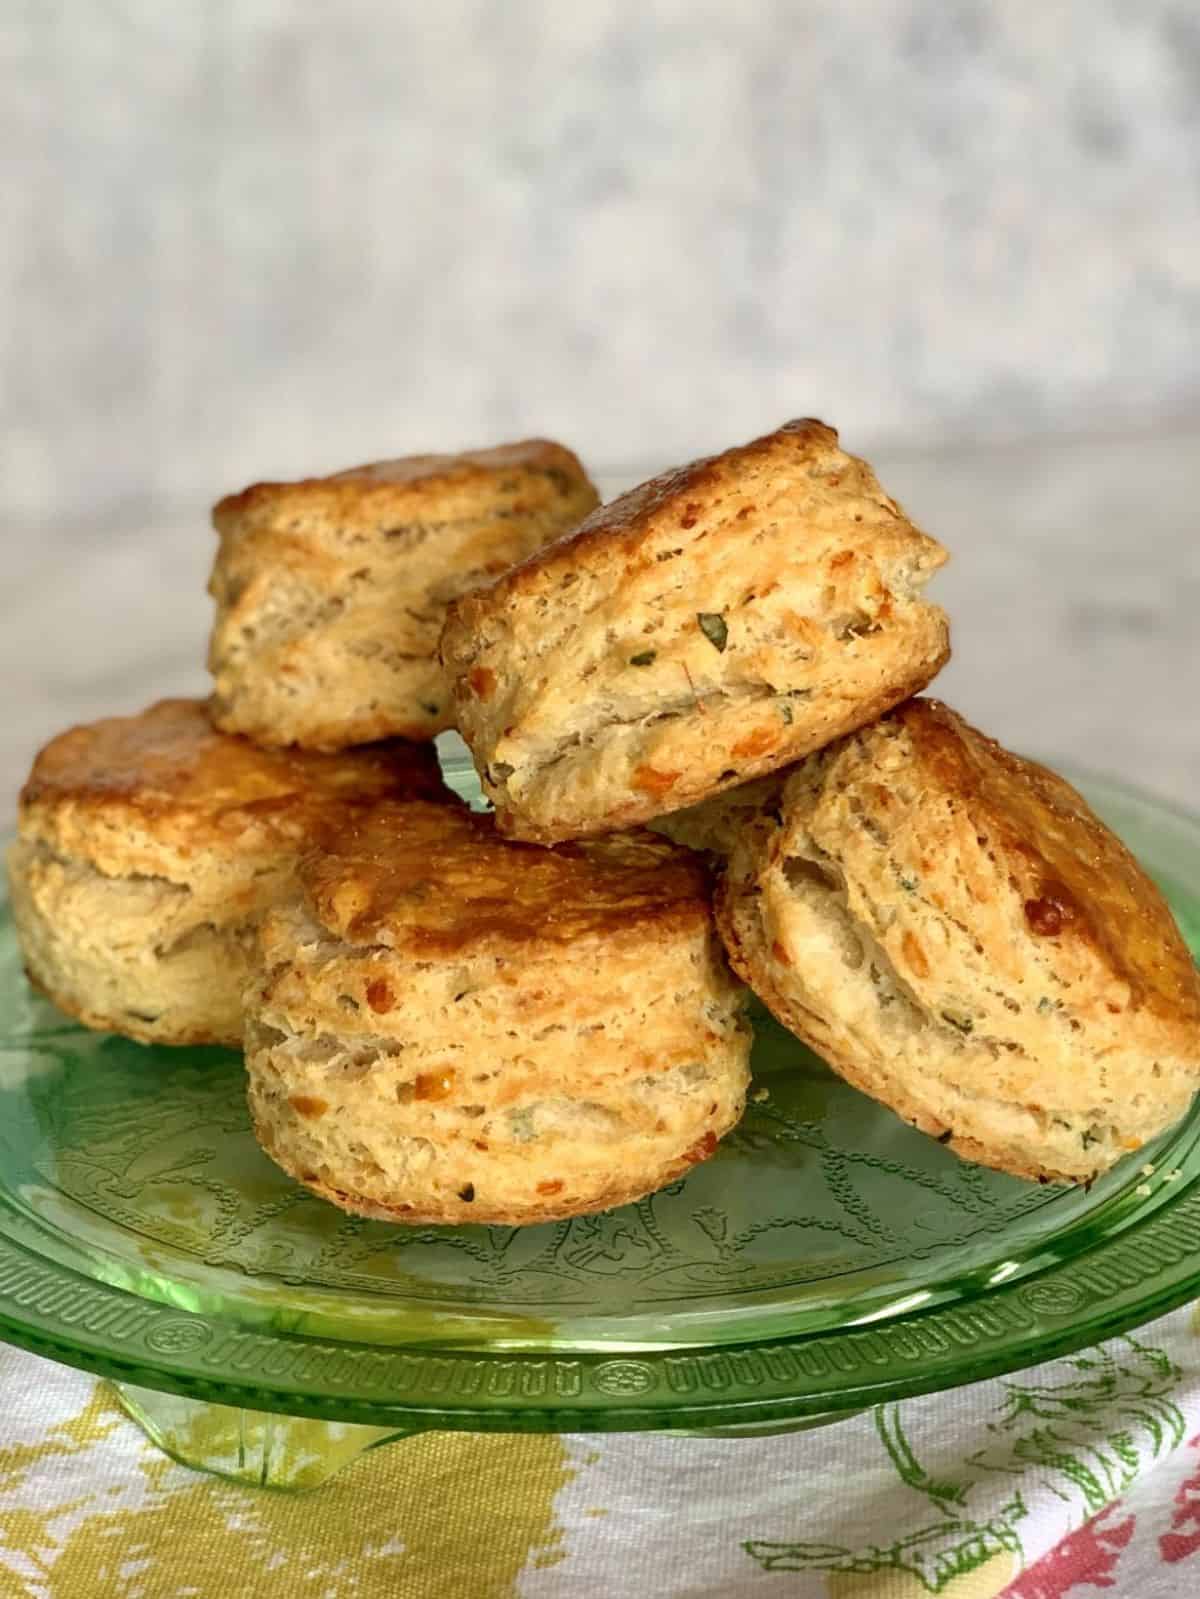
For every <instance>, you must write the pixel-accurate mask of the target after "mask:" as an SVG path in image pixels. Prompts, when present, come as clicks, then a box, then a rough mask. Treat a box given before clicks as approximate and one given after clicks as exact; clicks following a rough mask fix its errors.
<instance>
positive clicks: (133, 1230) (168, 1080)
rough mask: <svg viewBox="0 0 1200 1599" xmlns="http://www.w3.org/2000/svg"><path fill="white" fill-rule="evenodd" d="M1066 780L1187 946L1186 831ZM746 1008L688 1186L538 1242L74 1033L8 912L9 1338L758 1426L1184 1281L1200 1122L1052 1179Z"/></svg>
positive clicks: (451, 1405) (517, 1420)
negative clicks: (1023, 1168) (325, 1177)
mask: <svg viewBox="0 0 1200 1599" xmlns="http://www.w3.org/2000/svg"><path fill="white" fill-rule="evenodd" d="M447 764H448V767H449V769H450V771H451V775H452V778H453V780H454V781H455V782H456V783H457V784H458V785H459V786H460V787H461V788H462V789H463V790H464V791H465V792H468V793H470V792H476V793H477V790H474V791H473V789H472V781H473V780H472V779H471V777H470V776H469V775H467V774H466V773H465V771H464V768H463V764H462V762H461V760H459V761H453V760H452V761H450V762H448V763H447ZM1083 786H1084V787H1085V789H1086V790H1087V791H1088V792H1089V794H1090V796H1091V798H1092V800H1093V803H1095V804H1096V805H1097V807H1098V808H1099V809H1100V810H1101V811H1102V812H1103V813H1104V814H1105V815H1106V817H1107V818H1108V819H1109V820H1110V821H1111V822H1112V823H1113V824H1114V825H1115V826H1116V827H1117V829H1118V830H1119V831H1121V832H1122V833H1123V835H1124V836H1125V837H1126V838H1127V839H1128V840H1129V841H1130V843H1131V844H1132V845H1133V847H1134V848H1135V849H1136V850H1137V851H1138V853H1139V854H1140V855H1141V857H1142V859H1143V860H1144V861H1145V862H1146V864H1147V865H1148V866H1149V867H1150V869H1151V870H1152V871H1154V872H1155V873H1156V875H1158V877H1159V879H1160V881H1162V882H1163V884H1164V886H1165V887H1166V889H1167V891H1168V893H1169V894H1170V896H1171V898H1172V902H1173V905H1174V908H1175V910H1176V914H1177V916H1178V917H1179V919H1180V922H1181V925H1183V926H1184V929H1185V932H1186V933H1187V934H1188V936H1189V937H1190V939H1191V941H1192V944H1193V948H1194V949H1195V948H1196V947H1198V945H1200V825H1198V824H1197V823H1196V822H1195V821H1194V820H1193V819H1191V818H1188V817H1186V816H1181V815H1175V814H1174V813H1171V812H1169V811H1167V810H1165V809H1164V808H1162V807H1159V806H1156V805H1154V804H1153V803H1152V802H1150V801H1147V800H1144V799H1142V798H1140V797H1139V796H1137V795H1134V794H1131V793H1129V792H1127V791H1125V790H1122V789H1118V788H1116V787H1114V786H1113V785H1110V784H1106V783H1102V782H1100V781H1098V780H1087V779H1085V780H1084V782H1083ZM755 1019H756V1032H757V1042H756V1048H755V1057H754V1067H755V1080H756V1085H757V1086H758V1087H759V1088H760V1089H766V1091H767V1092H766V1097H765V1098H762V1099H761V1100H756V1101H755V1102H752V1104H751V1106H750V1107H749V1110H748V1112H747V1115H746V1118H745V1120H744V1122H743V1124H742V1126H741V1127H740V1128H739V1129H738V1130H737V1132H736V1133H735V1134H733V1135H732V1136H731V1137H730V1138H729V1139H728V1140H726V1142H725V1144H724V1145H723V1146H722V1147H721V1149H720V1151H719V1152H718V1154H717V1156H716V1157H715V1158H714V1159H713V1160H712V1161H710V1162H708V1163H706V1164H705V1165H703V1166H701V1167H699V1168H697V1169H696V1170H695V1171H693V1172H692V1173H691V1174H690V1175H689V1177H688V1178H687V1179H686V1181H684V1182H680V1183H677V1184H674V1185H672V1187H670V1188H668V1189H666V1190H664V1191H663V1192H662V1193H660V1194H657V1195H654V1196H652V1197H651V1198H649V1199H646V1200H643V1201H642V1202H641V1203H639V1204H637V1205H633V1206H628V1207H626V1208H624V1209H622V1210H620V1211H615V1212H611V1213H609V1214H607V1215H603V1216H598V1217H584V1218H579V1219H577V1220H575V1221H572V1222H564V1223H561V1224H557V1225H553V1226H546V1227H538V1228H525V1229H515V1228H494V1227H493V1228H484V1227H464V1228H419V1229H405V1228H395V1227H389V1226H387V1225H384V1224H382V1223H375V1222H366V1221H363V1220H361V1219H358V1218H353V1217H347V1216H344V1215H342V1214H341V1213H340V1212H338V1211H336V1210H335V1209H333V1208H332V1207H330V1206H328V1205H325V1204H324V1203H322V1202H321V1201H319V1200H317V1199H315V1198H314V1197H312V1196H311V1195H309V1194H308V1193H307V1192H306V1191H304V1190H302V1189H300V1188H298V1187H297V1186H296V1185H295V1184H293V1183H291V1182H290V1181H289V1180H288V1179H287V1178H286V1177H285V1176H284V1175H283V1174H282V1173H281V1172H279V1171H278V1170H277V1169H276V1168H275V1167H274V1166H273V1165H272V1164H271V1163H270V1162H269V1161H267V1160H266V1158H265V1157H264V1156H263V1155H262V1154H261V1153H260V1152H259V1150H258V1149H257V1146H256V1145H255V1144H254V1141H253V1138H252V1136H251V1134H250V1131H249V1125H248V1121H247V1116H246V1111H245V1106H244V1101H243V1091H242V1067H241V1062H240V1059H239V1058H238V1057H237V1056H236V1055H234V1054H232V1053H230V1052H228V1051H222V1050H169V1049H161V1048H145V1047H143V1046H140V1045H136V1044H132V1043H129V1042H127V1041H125V1040H122V1039H117V1038H111V1037H105V1036H100V1035H95V1034H90V1033H87V1032H86V1031H84V1030H83V1029H81V1028H77V1027H75V1026H74V1025H72V1024H71V1023H69V1022H67V1021H66V1020H65V1019H64V1018H62V1017H61V1016H60V1015H59V1014H58V1013H57V1012H55V1011H54V1010H53V1009H52V1007H50V1006H49V1005H47V1004H46V1003H45V1002H43V1001H41V1000H39V999H38V998H36V997H35V996H34V995H32V994H31V992H30V991H29V989H28V987H27V985H26V984H25V982H24V979H23V977H22V975H21V972H20V960H19V952H18V951H17V948H16V944H15V940H14V938H13V935H12V929H11V925H10V924H9V923H8V921H7V916H6V913H5V916H4V920H3V922H2V923H0V1096H2V1097H3V1107H2V1109H3V1114H2V1115H0V1335H2V1336H4V1337H6V1338H9V1339H11V1340H12V1341H14V1342H18V1343H22V1344H25V1345H27V1346H28V1347H32V1348H37V1349H41V1350H43V1351H44V1352H46V1353H50V1354H53V1355H56V1356H57V1357H58V1358H61V1359H67V1360H72V1361H75V1362H76V1363H78V1364H81V1365H84V1366H86V1367H88V1368H90V1369H93V1370H100V1371H105V1372H108V1373H109V1374H111V1375H116V1376H119V1377H123V1378H126V1379H128V1380H131V1381H135V1382H139V1383H142V1384H143V1385H145V1386H149V1387H155V1386H158V1387H163V1388H168V1389H171V1390H174V1391H177V1392H185V1393H191V1394H195V1395H198V1396H201V1397H208V1398H213V1399H217V1400H220V1401H222V1402H225V1403H234V1404H242V1405H248V1406H253V1407H257V1408H262V1409H279V1410H284V1411H290V1412H293V1413H297V1414H310V1415H319V1416H324V1417H328V1418H331V1419H332V1418H341V1419H344V1420H358V1421H368V1422H372V1421H373V1422H379V1423H384V1422H386V1423H394V1424H397V1425H408V1426H416V1425H439V1426H446V1425H450V1426H501V1427H521V1428H527V1427H543V1426H545V1427H558V1426H561V1427H589V1426H591V1427H626V1426H634V1427H652V1426H675V1427H688V1426H694V1427H703V1426H708V1425H715V1424H718V1423H719V1424H724V1425H728V1424H730V1423H733V1424H735V1425H738V1424H744V1425H747V1426H752V1425H760V1424H771V1423H775V1422H779V1423H781V1424H782V1423H783V1422H786V1421H789V1420H794V1419H796V1418H798V1417H802V1416H811V1415H814V1414H817V1413H819V1412H823V1411H831V1410H832V1411H836V1410H841V1409H848V1408H852V1407H853V1406H854V1405H856V1404H859V1403H863V1402H865V1401H866V1399H868V1398H878V1397H887V1396H894V1395H896V1394H899V1393H903V1392H911V1391H916V1390H918V1389H927V1388H936V1387H942V1386H948V1385H950V1384H953V1383H956V1382H962V1381H967V1380H970V1379H971V1378H974V1377H978V1376H982V1375H984V1374H986V1373H987V1372H988V1371H994V1370H1001V1369H1010V1368H1011V1367H1013V1366H1016V1365H1019V1364H1022V1363H1025V1362H1027V1361H1029V1360H1032V1359H1040V1358H1045V1357H1046V1356H1048V1355H1050V1354H1052V1353H1054V1352H1055V1351H1056V1350H1060V1349H1064V1348H1068V1347H1072V1346H1077V1345H1079V1344H1081V1343H1084V1342H1087V1341H1089V1339H1091V1338H1094V1337H1097V1336H1100V1335H1102V1334H1103V1333H1104V1332H1106V1331H1114V1330H1117V1329H1118V1328H1119V1327H1127V1326H1131V1325H1134V1324H1135V1323H1136V1322H1138V1321H1141V1320H1145V1319H1146V1318H1148V1317H1149V1316H1150V1315H1152V1314H1155V1313H1156V1312H1157V1311H1159V1310H1161V1309H1164V1308H1167V1306H1168V1305H1169V1304H1173V1303H1178V1302H1179V1301H1180V1300H1181V1299H1183V1298H1185V1297H1187V1295H1188V1293H1189V1292H1191V1291H1194V1290H1195V1289H1196V1287H1197V1285H1198V1283H1200V1258H1198V1257H1200V1250H1198V1249H1197V1244H1198V1242H1200V1112H1197V1111H1196V1110H1193V1113H1192V1115H1191V1116H1190V1117H1189V1118H1188V1119H1187V1120H1186V1121H1185V1122H1184V1123H1183V1124H1182V1125H1181V1126H1180V1127H1178V1128H1176V1129H1174V1130H1173V1131H1172V1132H1171V1133H1170V1134H1168V1135H1166V1137H1165V1138H1164V1139H1162V1140H1160V1141H1159V1145H1158V1146H1157V1147H1155V1148H1152V1149H1150V1150H1147V1151H1143V1152H1141V1153H1140V1154H1139V1155H1137V1156H1135V1157H1133V1159H1131V1160H1130V1161H1127V1162H1125V1163H1123V1165H1122V1166H1121V1167H1120V1168H1118V1170H1117V1171H1116V1172H1114V1173H1111V1174H1110V1175H1109V1176H1108V1177H1107V1178H1105V1179H1104V1180H1103V1181H1102V1182H1100V1183H1097V1184H1096V1185H1095V1186H1094V1187H1093V1189H1092V1191H1091V1192H1090V1193H1084V1192H1083V1191H1082V1190H1068V1189H1057V1188H1049V1189H1040V1188H1038V1187H1036V1186H1033V1185H1029V1184H1025V1183H1021V1182H1018V1181H1016V1180H1013V1179H1008V1178H1005V1177H1002V1176H999V1175H998V1174H995V1173H990V1172H986V1171H984V1170H983V1169H981V1168H978V1167H973V1166H968V1165H965V1164H964V1163H962V1162H960V1161H958V1160H957V1159H955V1157H953V1156H952V1155H949V1154H948V1153H947V1152H946V1151H945V1150H944V1149H943V1148H941V1147H940V1146H939V1145H937V1144H936V1143H934V1142H932V1141H930V1140H928V1139H926V1138H923V1137H921V1136H920V1135H919V1134H917V1133H916V1132H914V1131H913V1130H912V1129H911V1128H908V1127H906V1126H904V1125H903V1124H902V1123H900V1122H899V1121H898V1120H897V1119H896V1118H895V1117H893V1116H891V1115H890V1114H889V1113H888V1112H886V1111H884V1110H883V1109H881V1108H880V1107H878V1106H876V1105H874V1104H873V1103H872V1102H871V1101H869V1100H867V1099H866V1098H864V1097H863V1096H862V1095H860V1094H857V1093H856V1092H855V1091H854V1090H852V1089H850V1088H848V1087H847V1086H846V1085H845V1084H843V1083H842V1082H841V1081H840V1080H839V1079H837V1078H835V1077H834V1076H833V1075H832V1074H831V1073H829V1072H828V1071H827V1069H826V1068H825V1067H824V1066H823V1064H822V1063H821V1062H819V1061H818V1060H817V1059H816V1058H815V1057H814V1056H812V1055H811V1054H809V1053H808V1051H806V1050H805V1049H803V1047H802V1046H801V1045H799V1044H798V1043H797V1042H796V1041H795V1040H794V1039H793V1038H791V1036H790V1035H789V1034H787V1033H786V1032H784V1031H783V1029H781V1028H779V1027H778V1026H777V1025H776V1024H775V1023H774V1022H773V1021H772V1020H771V1019H770V1017H768V1016H766V1014H765V1013H763V1012H761V1011H759V1012H757V1013H756V1018H755ZM1147 1163H1149V1164H1152V1165H1153V1166H1154V1167H1155V1172H1154V1174H1153V1175H1152V1176H1151V1177H1149V1178H1147V1177H1146V1176H1145V1175H1144V1174H1143V1171H1142V1167H1143V1165H1144V1164H1147ZM1176 1172H1177V1173H1178V1174H1179V1175H1178V1176H1171V1177H1170V1179H1169V1180H1168V1174H1173V1173H1176Z"/></svg>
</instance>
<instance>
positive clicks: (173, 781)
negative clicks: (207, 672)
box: [8, 700, 455, 1044]
mask: <svg viewBox="0 0 1200 1599" xmlns="http://www.w3.org/2000/svg"><path fill="white" fill-rule="evenodd" d="M384 795H394V796H397V797H402V796H412V797H414V798H420V799H423V800H427V801H428V800H436V799H438V798H439V797H442V796H444V797H445V800H446V801H447V802H448V803H455V802H454V801H453V797H452V796H451V795H450V794H449V791H448V790H446V789H445V788H444V786H443V784H442V780H441V774H440V773H439V771H438V766H437V759H436V756H435V755H434V752H433V747H432V745H428V744H404V743H401V742H399V741H397V742H395V743H390V744H379V745H376V746H374V747H372V748H367V749H361V750H355V751H353V752H351V753H349V754H346V755H343V756H333V755H315V754H310V753H306V752H300V751H269V750H261V749H257V748H255V746H254V745H252V744H250V743H248V742H247V741H246V740H245V739H242V738H233V737H231V736H230V735H229V734H226V733H219V732H217V731H216V730H215V729H214V728H213V727H212V725H211V724H210V722H209V720H208V717H207V715H206V712H205V708H204V705H203V703H202V702H201V701H198V700H162V701H160V702H159V703H158V704H157V705H152V706H151V707H150V708H149V709H148V710H146V711H143V712H142V713H141V715H139V716H127V717H113V718H110V719H108V720H106V721H102V722H93V723H91V724H90V725H88V726H84V727H73V728H71V729H70V730H69V731H68V732H65V733H62V734H60V735H59V736H58V737H57V738H56V739H53V740H52V741H51V742H50V743H49V744H48V745H47V746H46V748H45V749H44V750H42V752H41V753H40V754H39V755H38V757H37V759H36V761H35V762H34V765H33V771H32V773H31V775H30V778H29V781H28V782H27V783H26V785H25V788H24V790H23V791H22V794H21V804H20V830H19V834H18V838H17V842H16V843H15V844H14V845H13V846H12V848H11V850H10V852H9V855H8V872H9V879H10V883H11V888H12V906H13V916H14V920H15V922H16V927H17V932H18V935H19V937H20V940H21V944H22V947H23V949H24V953H25V960H26V965H27V969H28V972H29V975H30V977H31V979H32V980H33V982H34V983H35V984H36V985H37V987H39V988H40V989H42V990H43V992H44V993H45V994H46V995H47V996H48V997H49V998H50V999H52V1000H53V1001H54V1003H55V1004H56V1005H57V1006H58V1007H59V1008H60V1010H64V1011H66V1012H67V1014H68V1015H71V1016H74V1017H76V1018H77V1019H78V1020H79V1021H81V1022H83V1023H85V1025H87V1026H88V1027H95V1028H99V1029H102V1030H104V1031H112V1032H117V1033H124V1034H126V1035H127V1036H128V1037H130V1038H137V1039H141V1040H143V1041H146V1042H152V1041H153V1042H159V1043H168V1044H197V1043H223V1044H236V1043H238V1042H239V1041H240V1039H241V993H242V988H243V986H244V984H245V981H246V976H247V972H248V965H247V961H248V947H249V942H250V927H251V924H252V923H253V921H254V919H255V917H256V916H257V915H258V914H259V913H260V912H261V910H262V909H263V907H264V906H265V905H267V904H269V903H270V901H271V900H272V898H274V896H275V895H276V894H277V893H278V892H279V890H280V887H281V884H282V883H283V882H284V881H285V880H286V878H287V876H288V875H289V873H290V871H291V869H292V868H293V866H294V863H295V858H296V856H297V854H298V853H299V852H302V851H303V850H305V849H307V848H308V847H309V846H310V845H311V844H312V843H313V842H314V841H315V840H317V839H318V838H319V837H320V836H322V834H323V831H324V830H325V829H327V828H331V827H336V826H337V825H339V824H344V821H345V818H346V816H347V815H348V814H349V813H350V812H352V811H353V810H354V809H355V807H356V806H357V805H359V804H361V803H362V802H363V801H365V800H368V799H371V798H378V797H381V796H384Z"/></svg>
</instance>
